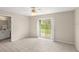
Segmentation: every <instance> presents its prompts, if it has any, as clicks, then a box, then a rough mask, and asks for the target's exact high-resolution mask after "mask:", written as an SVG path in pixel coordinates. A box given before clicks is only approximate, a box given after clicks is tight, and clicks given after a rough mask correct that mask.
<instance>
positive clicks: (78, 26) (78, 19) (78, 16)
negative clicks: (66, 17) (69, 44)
mask: <svg viewBox="0 0 79 59" xmlns="http://www.w3.org/2000/svg"><path fill="white" fill-rule="evenodd" d="M75 44H76V48H77V50H78V51H79V8H78V9H76V11H75Z"/></svg>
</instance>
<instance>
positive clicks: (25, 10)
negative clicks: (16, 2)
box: [0, 7, 76, 16]
mask: <svg viewBox="0 0 79 59" xmlns="http://www.w3.org/2000/svg"><path fill="white" fill-rule="evenodd" d="M74 9H76V8H75V7H36V12H37V15H42V14H50V13H57V12H63V11H70V10H74ZM0 10H3V11H8V12H12V13H17V14H21V15H26V16H31V15H32V12H31V11H32V8H31V7H0Z"/></svg>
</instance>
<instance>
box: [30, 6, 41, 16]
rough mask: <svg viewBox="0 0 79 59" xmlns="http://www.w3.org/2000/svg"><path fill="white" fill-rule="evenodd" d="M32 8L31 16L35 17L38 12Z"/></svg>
mask: <svg viewBox="0 0 79 59" xmlns="http://www.w3.org/2000/svg"><path fill="white" fill-rule="evenodd" d="M31 8H32V16H36V15H37V11H38V10H40V9H39V8H36V7H31Z"/></svg>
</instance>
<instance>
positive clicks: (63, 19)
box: [29, 11, 74, 44]
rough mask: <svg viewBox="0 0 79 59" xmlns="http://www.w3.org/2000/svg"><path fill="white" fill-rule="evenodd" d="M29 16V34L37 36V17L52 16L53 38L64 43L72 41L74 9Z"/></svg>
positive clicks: (71, 42)
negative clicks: (53, 20) (53, 23)
mask: <svg viewBox="0 0 79 59" xmlns="http://www.w3.org/2000/svg"><path fill="white" fill-rule="evenodd" d="M29 18H30V36H31V37H37V20H38V19H39V18H52V19H53V18H54V19H55V20H56V21H55V40H56V41H60V42H64V43H70V44H73V43H74V11H68V12H60V13H55V14H49V15H41V16H36V17H29Z"/></svg>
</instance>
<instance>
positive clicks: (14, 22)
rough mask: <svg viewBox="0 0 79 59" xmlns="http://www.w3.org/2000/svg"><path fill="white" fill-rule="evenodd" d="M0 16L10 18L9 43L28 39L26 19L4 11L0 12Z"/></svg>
mask: <svg viewBox="0 0 79 59" xmlns="http://www.w3.org/2000/svg"><path fill="white" fill-rule="evenodd" d="M0 15H2V16H11V41H15V40H18V39H21V38H24V37H28V33H29V32H28V28H29V26H28V22H29V20H28V17H26V16H23V15H18V14H14V13H10V12H6V11H0Z"/></svg>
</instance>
